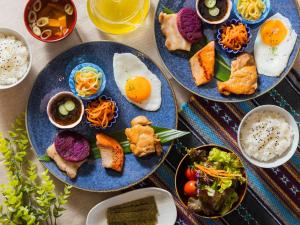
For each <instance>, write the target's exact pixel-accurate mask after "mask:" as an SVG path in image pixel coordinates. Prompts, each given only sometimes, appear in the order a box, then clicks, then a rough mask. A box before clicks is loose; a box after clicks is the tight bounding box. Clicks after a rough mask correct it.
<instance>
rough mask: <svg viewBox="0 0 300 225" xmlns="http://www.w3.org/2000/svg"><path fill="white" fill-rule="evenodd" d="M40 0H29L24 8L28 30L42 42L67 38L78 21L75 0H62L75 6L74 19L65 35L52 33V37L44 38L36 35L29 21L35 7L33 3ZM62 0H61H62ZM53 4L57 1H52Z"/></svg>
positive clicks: (46, 0)
mask: <svg viewBox="0 0 300 225" xmlns="http://www.w3.org/2000/svg"><path fill="white" fill-rule="evenodd" d="M37 1H39V0H28V1H27V4H26V6H25V9H24V18H23V19H24V23H25V26H26V28H27V30H28V32H29V33H30V34H31V35H32V36H33V37H34V38H35V39H37V40H39V41H42V42H47V43H52V42H57V41H61V40H63V39H65V38H66V37H68V36H69V35H70V34H71V33H72V32H73V30H74V28H75V25H76V22H77V10H76V6H75V4H74V2H73V0H62V1H64V2H65V3H69V4H70V5H71V6H72V8H73V14H72V16H71V18H72V20H71V22H70V25H69V26H68V29H67V31H66V32H65V33H64V35H63V36H62V37H58V36H57V37H56V36H55V35H52V36H51V37H49V38H47V39H43V38H41V37H40V36H38V35H36V34H35V33H34V32H33V31H32V28H31V26H30V23H29V21H28V16H29V13H30V11H31V9H32V7H33V5H34V4H35V3H36V2H37ZM48 1H49V2H51V1H50V0H44V1H41V3H42V4H43V3H45V2H48ZM60 1H61V0H60ZM51 3H52V4H56V3H55V2H51Z"/></svg>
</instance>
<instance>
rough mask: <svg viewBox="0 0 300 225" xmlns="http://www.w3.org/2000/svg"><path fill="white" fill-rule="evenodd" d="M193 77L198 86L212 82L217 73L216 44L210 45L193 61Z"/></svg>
mask: <svg viewBox="0 0 300 225" xmlns="http://www.w3.org/2000/svg"><path fill="white" fill-rule="evenodd" d="M190 65H191V70H192V75H193V78H194V81H195V83H196V85H197V86H200V85H203V84H206V83H208V82H210V81H211V80H212V78H213V76H214V72H215V42H214V41H212V42H210V43H208V44H207V45H206V46H205V47H203V48H202V49H200V50H199V51H198V52H197V53H196V54H195V55H194V56H193V57H192V58H191V59H190Z"/></svg>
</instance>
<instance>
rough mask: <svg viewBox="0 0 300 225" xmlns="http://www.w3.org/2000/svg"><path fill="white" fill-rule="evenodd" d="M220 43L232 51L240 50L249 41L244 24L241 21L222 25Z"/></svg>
mask: <svg viewBox="0 0 300 225" xmlns="http://www.w3.org/2000/svg"><path fill="white" fill-rule="evenodd" d="M221 29H222V31H221V32H222V33H221V43H222V44H223V45H224V46H225V47H227V48H229V49H231V50H234V51H237V50H240V49H241V48H242V47H243V46H244V45H246V44H247V43H248V42H249V37H248V32H247V29H246V26H245V25H244V24H242V23H238V24H233V23H232V24H230V25H228V26H226V25H225V26H222V28H221Z"/></svg>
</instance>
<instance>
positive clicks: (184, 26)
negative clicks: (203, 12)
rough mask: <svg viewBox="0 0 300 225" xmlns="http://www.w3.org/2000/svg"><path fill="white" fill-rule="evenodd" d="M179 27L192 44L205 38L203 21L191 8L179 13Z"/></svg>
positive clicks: (183, 9)
mask: <svg viewBox="0 0 300 225" xmlns="http://www.w3.org/2000/svg"><path fill="white" fill-rule="evenodd" d="M177 26H178V30H179V32H180V34H181V35H182V36H183V37H184V38H185V39H186V40H187V41H188V42H190V43H192V44H193V43H196V42H198V41H200V40H201V39H202V37H203V34H202V24H201V20H200V18H199V17H198V15H197V13H196V12H195V10H193V9H191V8H182V9H181V10H180V11H179V12H178V13H177Z"/></svg>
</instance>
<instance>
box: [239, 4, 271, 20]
mask: <svg viewBox="0 0 300 225" xmlns="http://www.w3.org/2000/svg"><path fill="white" fill-rule="evenodd" d="M262 1H263V3H265V6H266V7H265V10H264V11H263V13H262V15H261V16H260V18H259V19H258V20H247V19H245V18H244V17H242V15H241V14H240V13H239V11H238V9H237V5H238V2H239V0H234V3H233V11H234V14H235V16H236V17H237V18H238V19H239V20H241V21H242V23H244V24H249V25H254V24H259V23H261V22H263V21H264V20H265V19H266V18H267V16H268V15H269V13H270V10H271V3H270V0H262Z"/></svg>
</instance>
